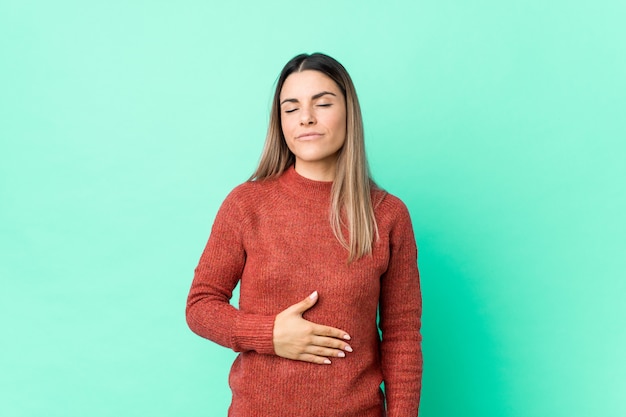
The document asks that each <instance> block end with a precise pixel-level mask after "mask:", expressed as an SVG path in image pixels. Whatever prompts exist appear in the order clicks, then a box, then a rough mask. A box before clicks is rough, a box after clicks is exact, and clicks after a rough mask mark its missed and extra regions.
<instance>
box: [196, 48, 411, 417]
mask: <svg viewBox="0 0 626 417" xmlns="http://www.w3.org/2000/svg"><path fill="white" fill-rule="evenodd" d="M239 282H240V283H241V286H240V300H239V309H235V308H234V307H233V306H232V305H231V304H230V302H229V301H230V299H231V296H232V291H233V289H234V288H235V286H236V285H237V283H239ZM421 306H422V303H421V293H420V286H419V273H418V269H417V249H416V246H415V239H414V236H413V229H412V226H411V220H410V218H409V213H408V211H407V208H406V206H405V205H404V204H403V203H402V202H401V201H400V200H399V199H398V198H396V197H394V196H392V195H390V194H388V193H386V192H385V191H383V190H381V189H379V188H377V187H376V186H375V184H374V183H373V181H372V180H371V178H370V176H369V173H368V166H367V161H366V158H365V149H364V141H363V124H362V120H361V112H360V107H359V103H358V100H357V95H356V91H355V89H354V86H353V84H352V80H351V79H350V76H349V75H348V73H347V72H346V70H345V68H344V67H343V66H342V65H341V64H340V63H338V62H337V61H336V60H334V59H333V58H331V57H329V56H327V55H323V54H312V55H306V54H302V55H298V56H296V57H295V58H293V59H292V60H291V61H289V62H288V63H287V65H286V66H285V67H284V68H283V70H282V72H281V74H280V77H279V79H278V82H277V85H276V92H275V95H274V101H273V105H272V110H271V116H270V124H269V129H268V134H267V139H266V143H265V148H264V150H263V154H262V156H261V161H260V163H259V166H258V168H257V170H256V172H255V173H254V174H253V176H252V177H251V178H250V180H249V181H248V182H246V183H244V184H242V185H240V186H238V187H236V188H235V189H234V190H233V191H232V192H231V193H230V194H229V195H228V197H226V200H225V201H224V203H223V204H222V206H221V208H220V210H219V212H218V213H217V216H216V218H215V222H214V224H213V229H212V231H211V236H210V237H209V241H208V243H207V245H206V248H205V250H204V252H203V253H202V256H201V258H200V262H199V265H198V267H197V268H196V271H195V277H194V280H193V283H192V285H191V290H190V292H189V298H188V301H187V322H188V324H189V327H190V328H191V329H192V330H193V331H194V332H195V333H197V334H198V335H200V336H202V337H205V338H207V339H210V340H212V341H214V342H216V343H219V344H220V345H223V346H226V347H228V348H231V349H233V350H235V351H236V352H240V354H239V356H237V359H236V360H235V362H234V364H233V366H232V368H231V372H230V378H229V382H230V387H231V390H232V393H233V397H232V403H231V406H230V409H229V416H233V417H248V416H268V417H270V416H271V417H279V416H285V417H298V416H307V417H314V416H315V417H317V416H319V417H321V416H324V417H332V416H337V417H339V416H341V417H350V416H354V417H356V416H359V417H370V416H371V417H381V416H384V415H387V416H388V417H400V416H402V417H405V416H417V413H418V406H419V400H420V388H421V377H422V351H421V336H420V323H421ZM377 313H378V315H379V320H378V323H377ZM379 330H380V332H382V340H381V336H380V333H379ZM381 382H384V388H385V392H384V393H383V392H382V390H381V389H380V385H381ZM385 413H386V414H385Z"/></svg>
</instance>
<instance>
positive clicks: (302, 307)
mask: <svg viewBox="0 0 626 417" xmlns="http://www.w3.org/2000/svg"><path fill="white" fill-rule="evenodd" d="M318 298H319V297H318V294H317V291H313V293H312V294H311V295H309V296H308V297H307V298H305V299H304V300H302V301H300V302H299V303H296V304H294V305H292V306H291V307H289V308H288V310H291V311H293V312H294V313H298V314H302V313H304V312H305V311H307V310H308V309H309V308H311V307H313V306H314V305H315V303H317V299H318Z"/></svg>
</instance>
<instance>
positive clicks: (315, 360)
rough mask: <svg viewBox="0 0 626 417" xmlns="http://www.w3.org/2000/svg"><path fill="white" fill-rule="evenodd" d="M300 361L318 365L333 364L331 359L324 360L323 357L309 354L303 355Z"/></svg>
mask: <svg viewBox="0 0 626 417" xmlns="http://www.w3.org/2000/svg"><path fill="white" fill-rule="evenodd" d="M298 360H301V361H304V362H311V363H316V364H318V365H330V364H331V361H330V359H328V358H324V357H322V356H316V355H311V354H309V353H303V354H302V355H300V357H299V358H298Z"/></svg>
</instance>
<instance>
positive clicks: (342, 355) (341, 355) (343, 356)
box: [337, 352, 346, 358]
mask: <svg viewBox="0 0 626 417" xmlns="http://www.w3.org/2000/svg"><path fill="white" fill-rule="evenodd" d="M337 356H339V357H340V358H345V357H346V354H345V353H343V352H339V353H338V354H337Z"/></svg>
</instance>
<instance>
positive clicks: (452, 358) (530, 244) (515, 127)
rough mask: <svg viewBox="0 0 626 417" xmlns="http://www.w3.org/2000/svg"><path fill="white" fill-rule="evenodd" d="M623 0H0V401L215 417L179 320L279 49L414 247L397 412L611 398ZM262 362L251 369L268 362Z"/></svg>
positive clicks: (620, 219) (205, 379)
mask: <svg viewBox="0 0 626 417" xmlns="http://www.w3.org/2000/svg"><path fill="white" fill-rule="evenodd" d="M624 21H626V3H624V2H623V1H618V0H615V1H590V0H583V1H574V2H571V1H562V0H557V1H549V2H546V1H543V0H526V1H521V0H520V1H504V2H502V1H495V0H493V1H474V2H467V1H449V0H438V1H408V0H406V1H388V2H381V1H358V2H357V1H354V2H348V1H345V2H341V1H326V0H323V1H317V2H307V3H301V2H282V1H264V2H257V1H245V2H231V3H227V2H218V3H215V2H212V1H207V0H204V1H200V0H197V1H191V0H190V1H178V2H174V1H121V0H115V1H114V0H109V1H69V0H58V1H54V2H53V1H49V2H46V1H41V0H40V1H17V0H16V1H7V0H2V1H0V139H1V142H0V143H1V148H0V216H1V223H0V225H1V226H0V227H1V229H0V256H1V262H0V276H1V280H2V287H1V292H0V317H1V319H0V320H1V328H0V335H1V336H0V337H1V338H2V343H1V346H2V348H1V349H2V350H1V353H0V369H1V371H0V393H1V398H0V415H2V416H7V417H18V416H20V417H22V416H28V417H31V416H46V417H53V416H59V417H61V416H62V417H79V416H80V417H82V416H92V417H97V416H144V415H149V416H224V415H226V410H227V407H228V404H229V401H230V391H229V389H228V385H227V375H228V371H229V367H230V364H231V362H232V360H233V359H234V353H232V352H230V351H228V350H227V349H225V348H222V347H219V346H217V345H214V344H213V343H211V342H208V341H206V340H203V339H201V338H199V337H197V336H196V335H194V334H192V333H191V331H189V330H188V329H187V327H186V323H185V319H184V306H185V300H186V295H187V291H188V289H189V285H190V283H191V279H192V276H193V269H194V268H195V265H196V263H197V261H198V258H199V256H200V253H201V251H202V249H203V247H204V244H205V242H206V239H207V237H208V235H209V232H210V227H211V224H212V221H213V217H214V215H215V212H216V211H217V208H218V207H219V205H220V203H221V201H222V200H223V198H224V197H225V196H226V194H227V193H228V192H229V191H230V189H232V187H234V186H235V185H237V184H239V183H241V182H243V181H244V180H245V179H246V178H247V177H248V176H249V175H250V174H251V172H252V170H253V169H254V167H255V164H256V163H257V161H258V156H259V154H260V152H261V148H262V144H263V140H264V137H265V131H266V125H267V120H268V111H269V104H270V100H271V94H272V87H273V82H274V81H275V79H276V77H277V75H278V72H279V71H280V69H281V68H282V66H283V65H284V64H285V63H286V62H287V60H288V59H290V58H291V57H292V56H294V55H296V54H298V53H300V52H315V51H323V52H326V53H328V54H330V55H332V56H334V57H336V58H337V59H338V60H340V61H341V62H342V63H343V64H344V65H345V66H346V67H347V69H348V70H349V72H350V73H351V75H352V76H353V78H354V81H355V84H356V86H357V90H358V93H359V96H360V99H361V103H362V107H363V113H364V118H365V128H366V142H367V147H368V154H369V158H370V163H371V166H372V169H373V173H374V177H375V179H376V180H377V181H378V182H379V184H380V185H382V186H383V187H385V188H386V189H387V190H389V191H390V192H392V193H393V194H396V195H398V196H399V197H400V198H402V199H403V200H404V201H405V202H406V204H407V205H408V207H409V209H410V211H411V215H412V218H413V223H414V228H415V234H416V239H417V242H418V245H419V248H420V269H421V273H422V290H423V295H424V315H423V336H424V343H423V348H424V355H425V370H424V380H423V393H422V405H421V413H420V415H421V416H424V417H441V416H443V417H448V416H463V417H468V416H477V417H478V416H481V417H485V416H490V417H491V416H493V417H496V416H497V417H502V416H510V417H544V416H551V417H557V416H559V417H560V416H563V417H564V416H602V417H622V416H624V415H626V401H625V400H624V395H625V392H626V355H625V354H624V344H625V343H626V334H625V329H624V327H625V325H626V303H625V302H624V296H625V295H626V284H625V283H624V272H625V271H626V238H625V236H626V216H625V214H624V213H625V212H626V197H625V194H626V193H625V191H624V190H625V188H626V187H625V184H624V183H625V178H626V163H625V161H626V145H625V140H626V122H625V119H626V117H625V115H626V98H625V91H626V48H625V46H624V45H625V42H624V40H625V39H626V25H624ZM268 383H270V381H268Z"/></svg>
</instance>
